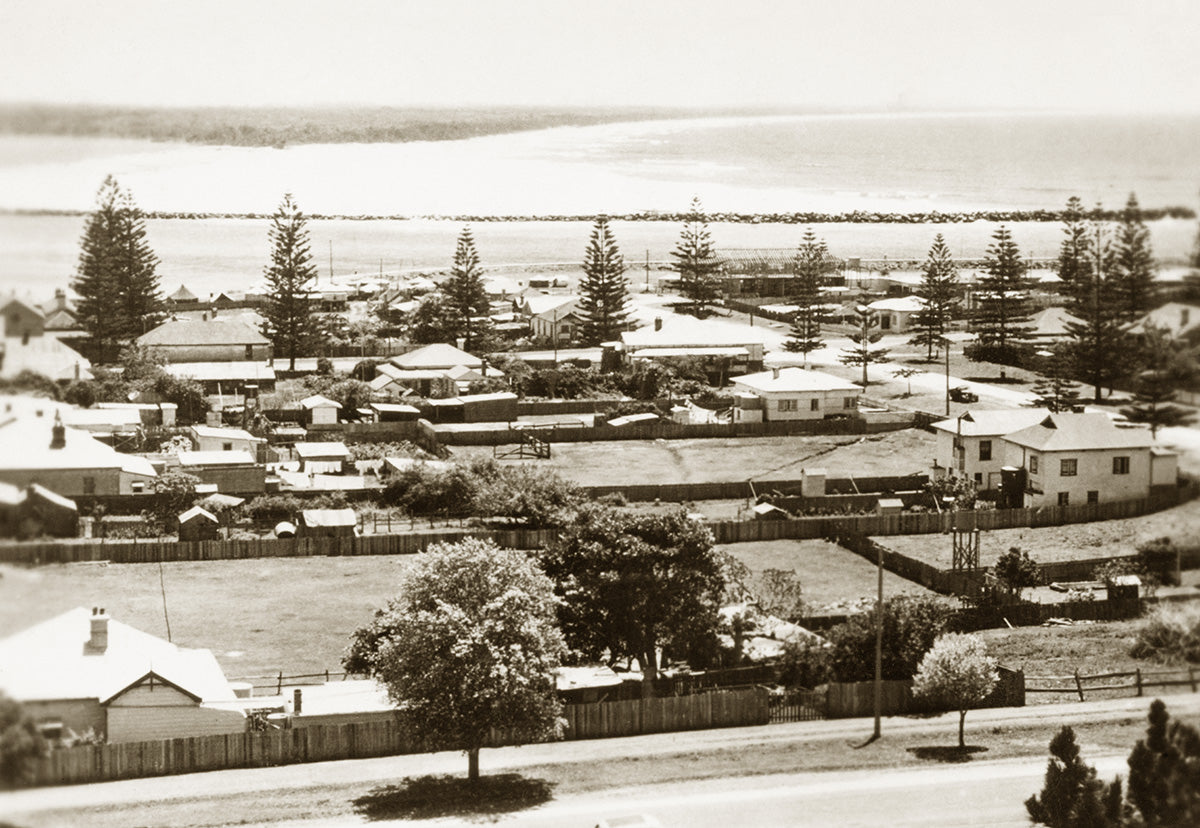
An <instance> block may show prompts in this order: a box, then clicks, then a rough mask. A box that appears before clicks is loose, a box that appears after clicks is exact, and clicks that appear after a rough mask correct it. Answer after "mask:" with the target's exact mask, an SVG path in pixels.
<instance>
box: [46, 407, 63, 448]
mask: <svg viewBox="0 0 1200 828" xmlns="http://www.w3.org/2000/svg"><path fill="white" fill-rule="evenodd" d="M66 447H67V429H66V428H65V427H64V426H63V422H62V414H61V413H59V412H57V411H55V412H54V425H53V426H51V427H50V448H52V449H64V448H66Z"/></svg>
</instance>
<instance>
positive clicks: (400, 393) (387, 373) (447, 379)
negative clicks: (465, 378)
mask: <svg viewBox="0 0 1200 828" xmlns="http://www.w3.org/2000/svg"><path fill="white" fill-rule="evenodd" d="M463 367H465V366H463ZM371 391H372V392H374V393H376V394H383V395H385V396H387V397H388V398H389V399H393V400H394V399H399V398H400V397H406V396H409V395H410V394H415V395H417V396H420V397H425V398H427V399H439V398H442V397H452V396H454V395H455V394H456V393H458V383H457V382H456V381H455V379H454V377H452V376H451V375H450V372H449V370H448V369H446V368H417V369H403V368H397V367H396V366H395V365H391V364H389V363H383V364H382V365H377V366H375V379H373V380H371Z"/></svg>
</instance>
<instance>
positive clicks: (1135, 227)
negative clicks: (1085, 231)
mask: <svg viewBox="0 0 1200 828" xmlns="http://www.w3.org/2000/svg"><path fill="white" fill-rule="evenodd" d="M1155 267H1156V266H1155V263H1154V253H1153V252H1152V250H1151V248H1150V230H1149V228H1147V227H1146V224H1145V222H1143V221H1142V210H1141V208H1140V207H1139V206H1138V200H1137V196H1136V195H1134V194H1133V193H1130V194H1129V200H1128V201H1127V202H1126V203H1125V209H1124V210H1122V211H1121V222H1120V224H1119V225H1118V226H1117V237H1116V241H1115V243H1114V244H1113V276H1114V282H1115V285H1114V286H1115V288H1116V299H1117V307H1118V316H1119V318H1120V319H1121V321H1123V322H1131V321H1133V320H1134V319H1137V318H1138V317H1139V316H1141V315H1143V314H1145V313H1146V312H1147V311H1149V310H1150V309H1151V308H1152V307H1153V305H1154V294H1155V285H1154V272H1155Z"/></svg>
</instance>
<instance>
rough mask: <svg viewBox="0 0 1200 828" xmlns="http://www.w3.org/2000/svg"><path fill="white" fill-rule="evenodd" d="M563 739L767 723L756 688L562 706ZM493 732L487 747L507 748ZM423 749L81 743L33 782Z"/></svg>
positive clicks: (359, 730) (372, 743) (327, 741)
mask: <svg viewBox="0 0 1200 828" xmlns="http://www.w3.org/2000/svg"><path fill="white" fill-rule="evenodd" d="M563 717H564V718H565V719H566V722H567V724H566V729H565V731H564V733H563V738H564V739H603V738H610V737H616V736H635V735H638V734H643V733H666V732H671V731H677V730H697V729H704V728H717V727H740V726H747V725H760V724H767V723H768V721H769V720H770V710H769V707H768V694H767V691H766V690H764V689H762V688H748V689H741V690H727V691H718V692H708V693H703V694H699V695H694V696H680V697H672V698H662V699H638V700H634V701H620V702H605V703H601V704H579V705H567V706H566V707H565V708H564V712H563ZM507 743H509V742H507V740H505V739H504V737H503V735H502V734H500V733H498V732H493V733H492V737H491V739H490V740H489V745H488V746H489V747H499V746H501V745H503V744H507ZM426 749H427V747H426V746H425V745H424V744H422V743H420V742H419V741H418V740H416V739H414V738H413V737H412V736H411V735H410V734H409V733H408V732H407V731H406V730H405V729H404V728H403V727H401V726H400V725H399V724H398V723H397V722H396V721H394V720H384V721H373V722H358V723H353V724H339V725H314V726H312V727H297V728H290V729H284V730H268V731H261V732H259V731H247V732H244V733H231V734H228V735H224V736H197V737H191V738H184V739H167V740H162V741H153V742H125V743H119V744H111V745H83V746H79V747H72V748H64V749H61V750H55V751H52V752H51V753H50V754H49V755H48V756H46V757H44V758H43V759H41V760H39V762H38V763H37V766H36V768H35V769H34V774H33V779H34V782H33V784H35V785H69V784H81V783H88V782H106V781H110V780H115V779H133V778H137V777H144V776H167V775H172V774H180V773H198V772H201V771H211V770H222V769H229V768H260V767H269V766H274V765H290V764H298V763H302V762H327V761H332V760H337V759H365V758H369V757H375V756H395V755H400V754H408V753H420V752H423V751H425V750H426Z"/></svg>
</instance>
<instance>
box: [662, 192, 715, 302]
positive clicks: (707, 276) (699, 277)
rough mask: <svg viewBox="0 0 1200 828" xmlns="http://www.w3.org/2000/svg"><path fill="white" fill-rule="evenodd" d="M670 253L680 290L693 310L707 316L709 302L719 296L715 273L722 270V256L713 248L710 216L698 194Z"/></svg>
mask: <svg viewBox="0 0 1200 828" xmlns="http://www.w3.org/2000/svg"><path fill="white" fill-rule="evenodd" d="M671 257H672V258H673V259H674V260H675V263H674V264H673V265H672V267H673V269H674V270H675V271H676V272H677V273H678V274H679V292H680V293H681V294H682V295H683V298H684V299H687V300H688V302H689V303H690V305H691V310H692V313H694V314H695V315H696V316H697V317H704V316H706V315H707V314H708V306H709V305H711V304H712V303H713V302H714V301H715V300H716V299H717V297H718V290H717V284H716V276H717V274H718V273H719V272H720V270H721V260H720V259H719V258H717V254H716V251H715V250H714V249H713V242H712V235H711V234H710V233H709V231H708V218H707V217H706V216H705V214H704V207H703V205H701V203H700V197H699V196H696V197H694V198H693V199H692V203H691V206H690V207H689V208H688V212H687V215H686V217H685V219H684V224H683V228H682V229H681V230H680V232H679V241H678V242H677V243H676V244H675V249H674V250H672V251H671Z"/></svg>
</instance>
